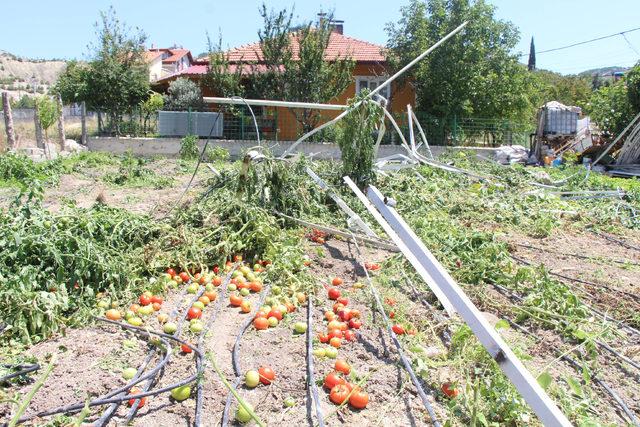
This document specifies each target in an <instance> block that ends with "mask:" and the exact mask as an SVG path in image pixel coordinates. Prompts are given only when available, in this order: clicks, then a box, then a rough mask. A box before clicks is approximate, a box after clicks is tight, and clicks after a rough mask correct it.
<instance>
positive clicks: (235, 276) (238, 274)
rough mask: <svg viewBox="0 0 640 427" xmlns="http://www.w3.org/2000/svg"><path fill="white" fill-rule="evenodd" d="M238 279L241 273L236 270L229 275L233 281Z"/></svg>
mask: <svg viewBox="0 0 640 427" xmlns="http://www.w3.org/2000/svg"><path fill="white" fill-rule="evenodd" d="M238 277H242V272H240V270H236V271H234V272H233V274H231V278H233V279H237V278H238Z"/></svg>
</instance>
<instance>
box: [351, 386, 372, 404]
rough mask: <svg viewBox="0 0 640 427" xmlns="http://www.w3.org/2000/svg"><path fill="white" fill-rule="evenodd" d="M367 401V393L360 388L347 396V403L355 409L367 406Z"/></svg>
mask: <svg viewBox="0 0 640 427" xmlns="http://www.w3.org/2000/svg"><path fill="white" fill-rule="evenodd" d="M368 403H369V395H368V394H367V393H365V392H364V391H362V390H360V389H357V390H356V391H354V392H353V393H352V394H351V397H350V398H349V405H351V406H353V407H354V408H356V409H364V408H366V407H367V404H368Z"/></svg>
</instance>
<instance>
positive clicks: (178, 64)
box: [145, 47, 206, 82]
mask: <svg viewBox="0 0 640 427" xmlns="http://www.w3.org/2000/svg"><path fill="white" fill-rule="evenodd" d="M145 60H146V62H147V64H149V81H150V82H157V81H158V80H161V79H163V78H165V77H167V76H171V75H174V74H177V73H181V72H182V71H184V70H186V69H188V68H189V67H191V66H192V65H196V64H198V62H197V61H194V59H193V56H192V55H191V52H190V51H189V50H188V49H182V48H177V47H171V48H155V47H152V48H151V49H149V50H147V51H145ZM204 65H206V64H204Z"/></svg>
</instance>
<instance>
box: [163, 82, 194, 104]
mask: <svg viewBox="0 0 640 427" xmlns="http://www.w3.org/2000/svg"><path fill="white" fill-rule="evenodd" d="M201 107H202V91H201V90H200V86H198V84H197V83H196V82H194V81H193V80H189V79H185V78H183V77H180V78H178V79H175V80H174V81H172V82H171V83H170V84H169V88H168V89H167V94H166V95H165V96H164V108H165V109H166V110H170V111H186V110H189V109H190V108H191V109H194V110H198V109H200V108H201Z"/></svg>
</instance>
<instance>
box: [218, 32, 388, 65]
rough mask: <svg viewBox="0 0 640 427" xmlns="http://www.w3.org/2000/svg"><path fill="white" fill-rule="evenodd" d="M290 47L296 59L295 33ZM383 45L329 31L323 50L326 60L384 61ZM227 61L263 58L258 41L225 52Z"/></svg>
mask: <svg viewBox="0 0 640 427" xmlns="http://www.w3.org/2000/svg"><path fill="white" fill-rule="evenodd" d="M291 48H292V51H293V56H294V59H297V55H298V51H299V48H300V46H299V44H298V38H297V37H296V35H295V34H292V35H291ZM383 51H384V47H382V46H379V45H376V44H373V43H369V42H366V41H363V40H358V39H354V38H353V37H349V36H345V35H343V34H339V33H331V36H330V38H329V45H328V46H327V49H326V51H325V55H324V56H325V59H326V60H328V61H332V60H335V59H337V58H346V57H351V59H353V60H354V61H356V62H384V61H385V57H384V53H383ZM227 53H228V54H229V61H231V62H237V61H247V62H260V61H261V60H262V59H263V56H262V50H261V49H260V43H259V42H256V43H252V44H247V45H243V46H240V47H237V48H234V49H231V50H229V51H228V52H227Z"/></svg>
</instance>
